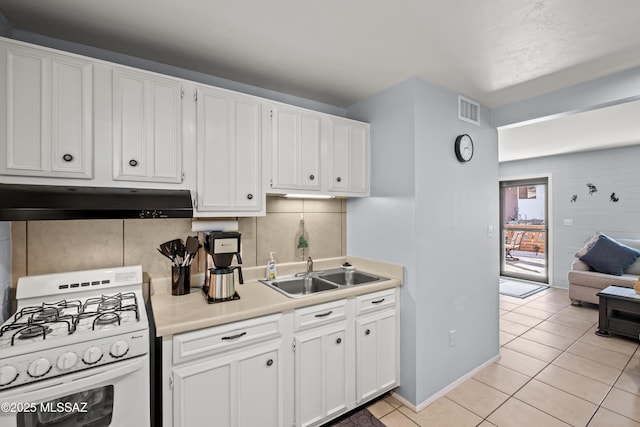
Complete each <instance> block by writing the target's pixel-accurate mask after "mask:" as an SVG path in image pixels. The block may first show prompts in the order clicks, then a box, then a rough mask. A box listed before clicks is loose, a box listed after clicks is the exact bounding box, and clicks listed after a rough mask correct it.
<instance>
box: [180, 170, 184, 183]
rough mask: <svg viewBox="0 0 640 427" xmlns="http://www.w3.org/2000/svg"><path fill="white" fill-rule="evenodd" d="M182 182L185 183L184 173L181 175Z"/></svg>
mask: <svg viewBox="0 0 640 427" xmlns="http://www.w3.org/2000/svg"><path fill="white" fill-rule="evenodd" d="M180 180H181V181H182V182H184V172H182V173H181V174H180Z"/></svg>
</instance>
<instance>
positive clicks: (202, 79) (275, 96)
mask: <svg viewBox="0 0 640 427" xmlns="http://www.w3.org/2000/svg"><path fill="white" fill-rule="evenodd" d="M1 18H2V15H0V35H3V34H2V33H1V31H2V19H1ZM5 36H6V37H9V35H8V34H7V35H5ZM10 37H11V38H13V39H15V40H20V41H23V42H27V43H33V44H36V45H40V46H46V47H50V48H52V49H58V50H62V51H66V52H71V53H76V54H78V55H84V56H88V57H91V58H96V59H102V60H104V61H109V62H114V63H116V64H121V65H128V66H130V67H136V68H140V69H142V70H147V71H153V72H156V73H161V74H166V75H169V76H174V77H179V78H182V79H186V80H191V81H194V82H198V83H204V84H208V85H211V86H216V87H221V88H224V89H229V90H234V91H236V92H241V93H246V94H249V95H254V96H259V97H263V98H266V99H270V100H273V101H279V102H284V103H287V104H290V105H296V106H298V107H302V108H309V109H311V110H315V111H322V112H324V113H327V114H333V115H336V116H344V115H345V109H344V108H339V107H335V106H333V105H328V104H324V103H321V102H317V101H313V100H310V99H305V98H300V97H297V96H292V95H287V94H285V93H281V92H276V91H273V90H269V89H263V88H259V87H256V86H251V85H247V84H243V83H238V82H234V81H231V80H227V79H223V78H220V77H216V76H213V75H210V74H205V73H200V72H196V71H191V70H186V69H184V68H180V67H175V66H172V65H167V64H161V63H159V62H154V61H149V60H147V59H142V58H137V57H134V56H130V55H124V54H121V53H117V52H112V51H108V50H105V49H100V48H97V47H92V46H88V45H83V44H79V43H74V42H69V41H66V40H60V39H55V38H52V37H47V36H43V35H40V34H35V33H31V32H28V31H23V30H19V29H13V31H11V36H10Z"/></svg>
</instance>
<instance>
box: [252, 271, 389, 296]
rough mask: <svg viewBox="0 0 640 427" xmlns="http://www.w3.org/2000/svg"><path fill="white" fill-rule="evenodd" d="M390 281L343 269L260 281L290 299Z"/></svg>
mask: <svg viewBox="0 0 640 427" xmlns="http://www.w3.org/2000/svg"><path fill="white" fill-rule="evenodd" d="M385 280H389V279H387V278H386V277H380V276H375V275H373V274H369V273H363V272H362V271H353V270H352V271H351V272H348V271H346V270H344V269H342V268H336V269H333V270H326V271H317V272H313V273H307V274H304V275H302V276H296V277H282V278H279V279H274V280H260V282H262V283H264V284H265V285H267V286H269V287H270V288H272V289H275V290H276V291H278V292H280V293H281V294H284V295H286V296H288V297H289V298H301V297H305V296H309V295H314V294H317V293H319V292H328V291H333V290H337V289H344V288H347V287H349V286H352V285H353V286H355V285H362V284H365V283H374V282H382V281H385Z"/></svg>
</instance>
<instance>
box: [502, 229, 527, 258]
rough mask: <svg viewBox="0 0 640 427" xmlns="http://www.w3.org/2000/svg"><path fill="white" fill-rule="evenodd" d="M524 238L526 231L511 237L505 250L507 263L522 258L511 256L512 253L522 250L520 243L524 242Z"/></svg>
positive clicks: (518, 232) (517, 232)
mask: <svg viewBox="0 0 640 427" xmlns="http://www.w3.org/2000/svg"><path fill="white" fill-rule="evenodd" d="M523 237H524V231H516V232H515V233H513V235H512V236H511V240H510V241H509V242H507V243H506V244H505V245H504V250H505V254H504V256H505V259H506V260H507V261H519V260H520V258H516V257H514V256H513V255H511V251H513V250H518V249H520V243H521V242H522V238H523Z"/></svg>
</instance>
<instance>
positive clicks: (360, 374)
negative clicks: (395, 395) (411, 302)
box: [356, 310, 398, 403]
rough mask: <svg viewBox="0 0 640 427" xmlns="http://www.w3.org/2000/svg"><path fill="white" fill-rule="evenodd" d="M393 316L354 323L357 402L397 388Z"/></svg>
mask: <svg viewBox="0 0 640 427" xmlns="http://www.w3.org/2000/svg"><path fill="white" fill-rule="evenodd" d="M397 345H398V342H397V335H396V312H395V310H385V311H383V312H380V313H378V314H376V315H372V316H368V317H362V318H359V319H357V320H356V393H357V395H356V402H357V403H360V402H362V401H364V400H367V399H369V398H371V397H373V396H375V395H376V394H378V392H379V391H381V390H383V389H387V388H389V387H391V386H393V385H395V384H396V380H397V378H396V367H397V365H396V364H397V361H396V354H397V353H396V351H397Z"/></svg>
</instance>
